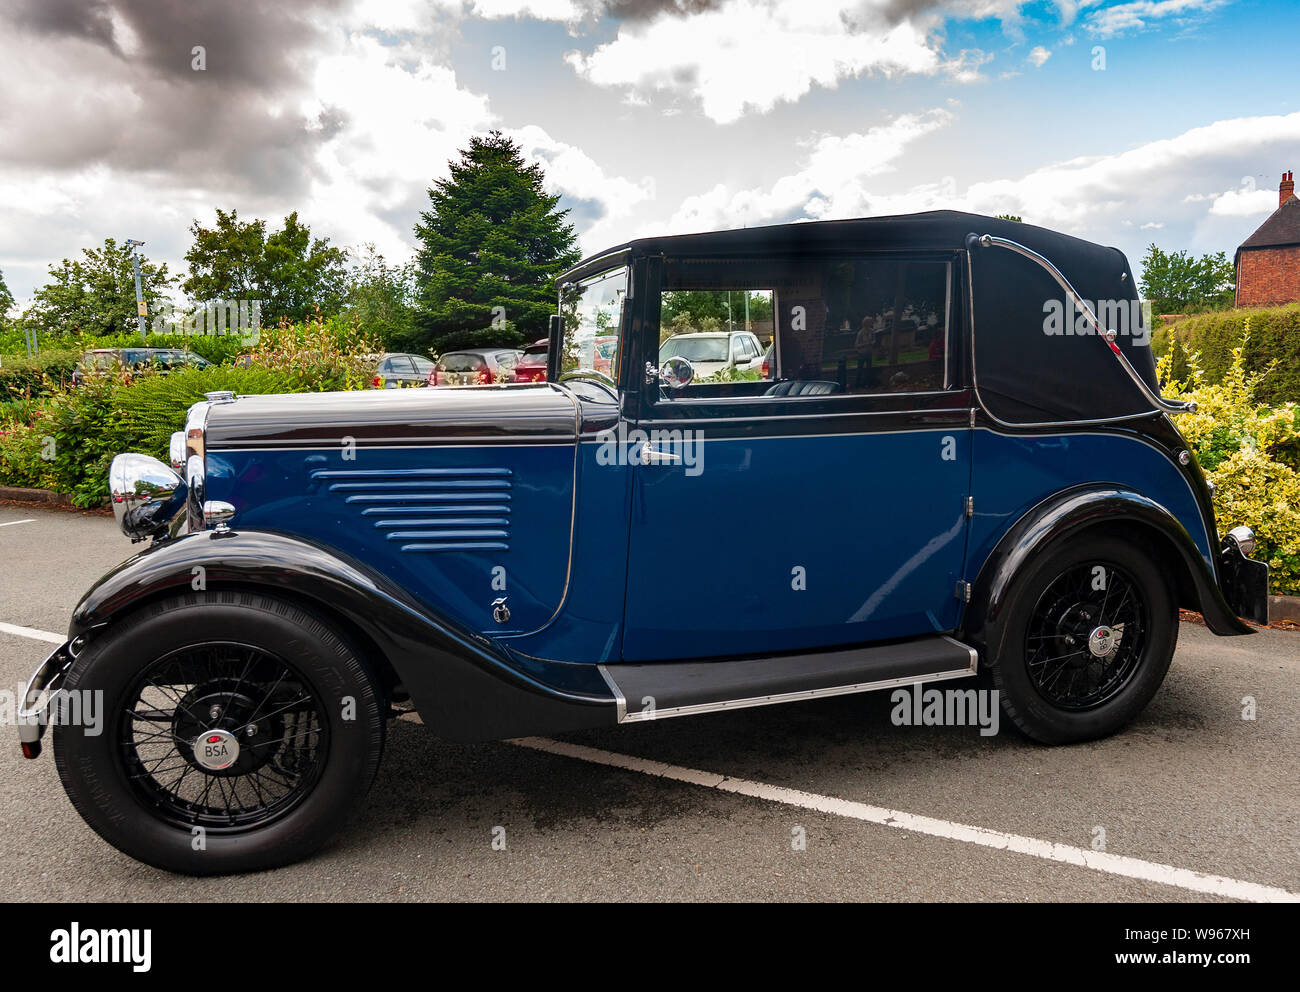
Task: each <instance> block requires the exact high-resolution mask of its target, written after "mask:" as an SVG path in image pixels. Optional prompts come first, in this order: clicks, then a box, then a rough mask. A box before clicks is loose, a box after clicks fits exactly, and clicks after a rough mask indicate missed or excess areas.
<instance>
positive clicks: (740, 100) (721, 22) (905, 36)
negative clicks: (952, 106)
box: [566, 0, 1018, 123]
mask: <svg viewBox="0 0 1300 992" xmlns="http://www.w3.org/2000/svg"><path fill="white" fill-rule="evenodd" d="M879 6H880V5H878V4H868V5H863V4H856V5H844V4H837V3H814V2H802V3H798V4H791V3H786V4H780V3H777V2H775V0H724V2H723V3H722V4H720V5H719V6H718V7H716V8H713V9H710V10H706V11H703V12H701V13H698V14H695V15H693V16H691V17H681V16H676V15H671V14H665V15H661V16H659V17H657V18H654V19H652V20H650V21H648V22H634V23H624V24H621V25H620V26H619V29H618V33H617V35H616V36H615V37H614V39H613V40H612V41H609V42H606V43H605V44H602V45H598V46H597V47H596V48H595V49H594V50H593V51H591V52H590V53H586V54H584V53H582V52H577V51H574V52H570V53H569V54H568V55H567V56H566V59H567V61H568V62H569V63H570V64H571V65H572V66H573V68H574V69H575V71H577V72H578V74H579V75H580V76H582V77H583V78H585V79H587V80H589V81H590V82H592V83H594V84H596V85H598V86H615V87H629V88H632V89H634V90H638V91H642V92H646V91H648V92H672V93H686V94H688V95H690V96H691V97H693V98H694V99H696V100H698V101H699V103H700V107H701V109H702V111H703V112H704V114H705V115H706V116H707V117H709V118H711V119H712V120H714V121H717V122H719V123H728V122H731V121H734V120H736V119H737V118H739V117H741V116H742V115H743V114H745V113H746V112H747V111H757V112H760V113H762V112H766V111H769V110H771V109H772V108H773V107H775V106H776V105H777V104H778V103H783V102H793V101H796V100H798V99H799V98H800V97H802V96H804V95H805V94H806V93H808V92H809V91H810V90H811V89H812V88H813V87H814V86H820V87H825V88H834V87H835V86H837V85H838V84H839V82H840V81H841V80H843V79H849V78H853V77H857V76H862V75H879V76H884V77H886V78H889V77H894V76H898V75H904V74H916V73H920V74H926V75H935V74H939V73H947V74H949V75H950V76H951V77H952V78H954V79H955V80H957V81H959V82H969V81H973V80H975V79H977V78H979V73H978V70H979V67H980V65H982V64H984V62H987V61H988V59H989V58H990V57H991V56H988V55H986V54H985V53H983V52H980V51H978V50H970V51H963V52H962V53H961V54H960V55H959V56H958V57H956V58H947V57H945V56H944V54H943V52H942V50H941V47H940V44H939V40H938V38H937V36H936V33H935V30H934V29H935V28H936V27H937V25H938V23H939V21H937V20H936V19H935V16H934V15H932V14H925V15H918V16H915V17H914V18H913V19H912V20H902V21H900V22H898V23H895V24H890V23H888V22H887V21H886V20H885V19H884V15H883V14H882V12H881V11H880V9H879ZM973 7H978V9H979V10H981V11H989V12H992V11H1008V12H1014V10H1015V9H1016V7H1018V4H1015V3H998V2H993V3H989V2H984V3H982V4H971V3H968V4H958V5H957V6H956V8H955V9H957V10H962V11H966V12H969V9H972V8H973ZM981 16H991V14H989V13H985V14H982V15H981Z"/></svg>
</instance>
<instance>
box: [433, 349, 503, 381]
mask: <svg viewBox="0 0 1300 992" xmlns="http://www.w3.org/2000/svg"><path fill="white" fill-rule="evenodd" d="M518 360H519V352H518V351H516V350H515V349H513V348H468V349H466V350H465V351H449V352H447V353H446V354H445V355H443V356H442V357H441V358H439V359H438V362H437V364H436V365H434V367H433V368H432V369H431V370H430V371H429V385H430V386H491V385H495V384H497V383H502V382H515V381H516V380H515V362H516V361H518Z"/></svg>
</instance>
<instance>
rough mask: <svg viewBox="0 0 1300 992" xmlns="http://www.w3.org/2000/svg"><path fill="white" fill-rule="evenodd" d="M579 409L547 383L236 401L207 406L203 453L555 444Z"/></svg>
mask: <svg viewBox="0 0 1300 992" xmlns="http://www.w3.org/2000/svg"><path fill="white" fill-rule="evenodd" d="M576 407H577V404H576V402H575V401H574V400H573V399H572V397H571V396H570V395H569V394H568V393H567V392H565V391H564V390H561V389H558V388H555V387H554V386H550V385H546V384H538V385H518V386H502V387H495V388H493V387H484V386H478V387H467V388H464V389H458V388H447V389H401V390H378V389H366V390H355V391H349V392H337V393H283V394H274V395H265V396H240V397H239V398H238V399H236V400H235V401H234V402H227V403H213V404H211V405H210V406H209V408H208V418H207V436H206V440H205V443H206V446H207V449H208V450H210V451H211V450H216V449H222V448H225V449H230V448H269V447H282V448H283V447H335V446H338V445H340V444H347V443H349V439H350V440H351V443H354V444H356V445H359V446H366V445H370V446H374V445H436V444H477V443H482V444H493V443H510V444H519V443H524V442H529V441H533V442H540V443H559V442H563V441H566V440H567V441H573V440H575V439H576V437H577V432H576V427H575V425H576V414H577V410H576Z"/></svg>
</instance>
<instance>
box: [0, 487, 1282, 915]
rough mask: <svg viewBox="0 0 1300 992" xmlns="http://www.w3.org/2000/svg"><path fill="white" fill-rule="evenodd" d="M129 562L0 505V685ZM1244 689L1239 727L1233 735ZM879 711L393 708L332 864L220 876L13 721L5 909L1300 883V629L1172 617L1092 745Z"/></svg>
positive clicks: (50, 522)
mask: <svg viewBox="0 0 1300 992" xmlns="http://www.w3.org/2000/svg"><path fill="white" fill-rule="evenodd" d="M19 521H27V522H19ZM132 552H133V548H132V546H131V544H130V543H129V542H128V541H127V540H126V539H125V538H124V537H122V535H121V534H120V532H119V531H118V530H117V528H116V526H115V524H114V523H113V521H112V520H111V519H107V518H104V517H98V516H87V515H80V514H75V513H67V512H58V511H49V510H41V509H34V508H33V509H26V508H22V507H14V506H12V505H6V506H4V507H0V688H3V689H4V690H5V691H8V692H12V693H15V694H16V693H17V692H19V691H20V690H21V687H22V685H23V683H24V682H25V681H26V679H27V676H28V675H29V674H30V673H31V671H32V670H33V669H34V668H35V667H36V665H37V664H39V662H40V661H41V659H42V658H43V657H44V656H45V655H46V654H47V653H48V652H49V651H50V650H51V648H52V647H53V645H51V644H49V643H47V642H46V641H43V640H40V639H39V636H40V635H39V633H37V632H41V631H44V632H54V633H56V634H62V633H64V632H65V631H66V629H67V622H68V617H69V615H70V614H71V612H72V608H73V607H74V605H75V604H76V602H77V600H78V599H79V598H80V596H81V594H82V593H83V592H84V590H85V589H86V588H87V587H88V586H89V585H90V584H91V583H92V582H93V581H94V580H95V579H96V578H97V577H98V576H99V575H100V574H101V573H102V572H103V571H105V570H106V569H108V568H110V567H111V566H113V565H115V564H116V563H117V562H119V561H121V560H122V559H124V558H126V557H128V556H129V555H130V554H132ZM15 628H24V630H21V631H19V630H15ZM948 685H949V687H951V686H952V685H953V683H949V684H948ZM1247 697H1250V699H1252V700H1254V706H1255V719H1253V720H1247V719H1243V700H1245V699H1246V698H1247ZM892 709H893V706H892V704H891V702H890V700H889V694H888V693H873V694H868V695H865V696H842V697H838V698H833V699H826V700H821V701H817V702H811V703H801V704H797V705H791V706H779V707H768V708H759V709H750V710H743V711H737V712H733V713H726V714H720V715H712V716H701V717H693V718H686V719H674V720H665V721H662V722H659V723H646V724H633V725H631V726H629V727H627V728H625V729H610V730H607V731H599V732H591V733H583V734H572V735H568V736H566V737H564V738H562V739H559V741H558V743H556V742H552V741H548V740H529V741H526V742H522V743H493V744H479V745H458V744H449V743H446V742H443V741H440V740H438V739H437V738H435V737H434V736H433V735H432V734H430V733H429V732H428V731H426V730H425V729H424V728H423V727H421V726H419V725H418V724H417V723H415V722H413V721H410V720H407V719H403V720H400V721H397V722H395V723H394V724H393V725H392V727H391V731H390V736H389V739H388V747H387V751H386V753H385V755H384V762H383V766H382V769H381V771H380V774H379V778H378V781H377V782H376V784H375V788H374V789H373V790H372V791H371V793H370V795H369V796H368V797H367V798H366V799H365V800H364V802H362V803H361V804H360V808H359V809H358V810H357V813H356V815H355V817H354V818H353V820H352V822H351V825H350V826H349V827H348V828H347V829H346V830H345V831H344V832H343V833H342V834H341V835H340V836H339V837H338V838H337V839H336V840H335V841H334V842H333V843H332V844H331V845H329V846H328V847H327V848H326V849H325V850H324V851H323V852H321V853H320V854H318V855H317V856H316V857H314V858H312V859H311V860H309V861H306V862H303V863H301V864H297V865H294V866H291V867H289V868H284V869H280V870H278V871H273V872H264V873H260V874H256V875H243V876H233V877H225V878H215V879H192V878H184V877H180V876H174V875H170V874H167V873H165V872H161V871H158V870H156V869H153V868H149V867H146V866H144V865H141V864H139V863H137V862H135V861H132V860H131V859H129V858H127V857H125V856H124V855H121V854H119V853H117V852H116V851H115V850H113V849H112V848H110V847H109V846H108V845H107V844H105V843H104V842H103V841H101V840H100V839H99V838H98V837H97V836H96V835H95V834H93V833H92V832H91V830H90V829H89V828H88V827H86V826H85V825H84V824H83V823H82V821H81V819H80V818H79V817H78V816H77V814H76V813H75V812H74V810H73V808H72V804H71V803H70V802H69V801H68V800H67V798H66V797H65V796H64V794H63V790H62V788H61V787H60V785H59V781H58V776H57V774H56V773H55V769H54V762H53V760H52V757H51V756H50V754H49V753H48V749H47V753H46V754H45V755H43V756H42V757H41V758H40V759H39V760H37V761H25V760H23V759H22V758H21V756H20V754H19V750H18V745H17V734H16V732H15V731H14V729H13V728H12V727H0V893H3V897H4V898H5V899H7V900H16V901H28V900H63V901H99V900H165V901H177V902H180V901H184V902H190V901H197V900H199V899H203V900H205V901H212V900H226V899H229V900H384V901H392V900H402V899H411V900H431V899H437V900H503V899H504V900H546V901H554V900H677V899H684V900H719V899H723V900H736V899H741V900H1016V901H1026V900H1099V901H1105V900H1122V901H1128V900H1144V901H1200V900H1217V899H1238V898H1240V899H1277V898H1285V897H1286V896H1288V895H1291V897H1292V898H1294V897H1295V894H1297V893H1300V774H1297V765H1298V763H1300V762H1298V759H1297V755H1300V633H1293V632H1285V631H1271V630H1269V631H1263V632H1260V633H1258V634H1256V635H1254V636H1252V637H1240V638H1226V639H1224V638H1216V637H1214V636H1213V635H1211V634H1210V633H1209V632H1208V631H1206V630H1205V629H1204V628H1202V627H1198V626H1194V625H1190V624H1183V625H1182V626H1181V630H1180V640H1179V646H1178V652H1177V654H1176V655H1175V657H1174V662H1173V667H1172V668H1171V670H1170V673H1169V677H1168V678H1167V680H1166V682H1165V684H1164V687H1163V688H1162V689H1161V691H1160V693H1159V694H1158V695H1157V697H1156V699H1155V701H1154V702H1153V703H1152V704H1151V706H1150V707H1149V708H1148V709H1147V711H1146V712H1145V713H1144V714H1143V715H1142V716H1141V717H1140V718H1139V719H1138V721H1137V722H1136V723H1134V724H1133V725H1132V726H1130V727H1129V728H1128V729H1127V730H1125V731H1124V732H1122V733H1120V734H1119V735H1117V736H1115V737H1112V738H1110V739H1109V740H1104V741H1099V742H1095V743H1091V744H1083V745H1077V746H1073V747H1067V748H1046V747H1041V746H1039V745H1036V744H1033V743H1030V742H1029V741H1027V740H1025V739H1024V738H1022V737H1020V736H1018V735H1017V734H1016V733H1015V732H1014V731H1013V730H1012V729H1011V728H1010V727H1008V726H1006V725H1005V724H1004V726H1003V728H1002V731H1001V733H1000V734H998V735H997V736H992V737H986V736H981V735H980V733H979V730H978V728H975V727H902V726H895V725H894V724H893V723H892V722H891V719H890V713H891V710H892ZM498 828H501V829H498ZM1099 831H1100V832H1099ZM501 837H504V850H501V849H499V848H500V847H501V846H502V845H501V843H500V838H501ZM494 839H497V841H498V842H497V843H496V844H495V845H494ZM801 839H802V845H801V844H800V843H799V842H800V840H801ZM1102 841H1104V850H1099V845H1100V843H1101V842H1102Z"/></svg>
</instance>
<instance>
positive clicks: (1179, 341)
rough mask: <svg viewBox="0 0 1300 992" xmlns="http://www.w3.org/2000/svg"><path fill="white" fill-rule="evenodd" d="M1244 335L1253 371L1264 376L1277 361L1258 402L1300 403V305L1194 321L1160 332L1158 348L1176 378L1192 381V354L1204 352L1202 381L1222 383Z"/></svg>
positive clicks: (1155, 343)
mask: <svg viewBox="0 0 1300 992" xmlns="http://www.w3.org/2000/svg"><path fill="white" fill-rule="evenodd" d="M1247 328H1249V334H1248V335H1247ZM1243 337H1245V338H1246V342H1245V349H1244V352H1243V357H1244V361H1245V367H1246V369H1247V370H1249V371H1251V372H1259V373H1262V372H1264V370H1265V369H1267V368H1268V367H1269V365H1270V363H1275V364H1274V367H1273V368H1272V370H1271V371H1269V372H1268V373H1267V374H1265V375H1264V376H1263V378H1262V379H1261V380H1260V382H1259V386H1258V388H1257V391H1256V394H1255V398H1256V400H1257V401H1258V402H1261V403H1265V404H1269V405H1276V404H1279V403H1288V402H1291V403H1295V402H1300V303H1293V304H1290V305H1288V306H1284V307H1262V308H1257V309H1246V310H1224V311H1219V312H1216V313H1206V314H1200V315H1198V316H1195V317H1189V318H1188V319H1187V320H1183V321H1179V322H1178V323H1176V324H1173V325H1172V326H1168V327H1161V328H1158V329H1157V330H1156V331H1155V333H1154V334H1153V335H1152V346H1153V347H1154V348H1155V351H1156V355H1157V357H1164V356H1165V355H1166V354H1171V355H1172V358H1173V368H1172V376H1173V378H1174V379H1184V378H1186V376H1187V371H1188V362H1187V358H1188V355H1189V354H1193V353H1198V352H1199V354H1200V361H1199V366H1200V371H1201V373H1202V374H1203V376H1204V379H1203V380H1202V381H1203V382H1206V383H1210V384H1217V383H1220V382H1222V381H1223V377H1224V375H1225V374H1226V373H1227V372H1228V370H1229V369H1230V368H1231V367H1232V351H1233V349H1234V348H1236V347H1238V346H1239V345H1240V344H1241V343H1242V339H1243Z"/></svg>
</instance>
